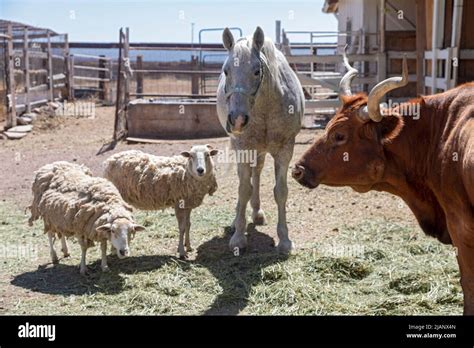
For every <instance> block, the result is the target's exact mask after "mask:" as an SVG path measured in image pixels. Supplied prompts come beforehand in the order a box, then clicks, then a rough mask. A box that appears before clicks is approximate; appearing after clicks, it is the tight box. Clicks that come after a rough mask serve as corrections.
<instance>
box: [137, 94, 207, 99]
mask: <svg viewBox="0 0 474 348" xmlns="http://www.w3.org/2000/svg"><path fill="white" fill-rule="evenodd" d="M130 96H131V97H177V98H179V97H182V98H216V95H212V94H209V95H202V94H165V93H130Z"/></svg>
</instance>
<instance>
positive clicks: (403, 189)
mask: <svg viewBox="0 0 474 348" xmlns="http://www.w3.org/2000/svg"><path fill="white" fill-rule="evenodd" d="M344 63H345V65H346V68H348V70H349V71H348V72H347V74H346V75H345V76H344V77H343V79H342V80H341V82H340V95H339V97H340V99H341V102H342V107H341V108H340V110H338V113H337V114H336V116H335V117H334V118H333V119H332V120H331V121H330V122H329V123H328V125H327V127H326V130H325V133H324V135H323V136H321V137H320V138H319V139H317V140H316V141H315V142H314V143H313V144H312V145H311V146H310V148H309V149H308V150H307V151H306V152H305V153H304V154H303V156H302V157H301V158H300V159H299V160H298V161H297V163H296V165H295V167H294V169H293V171H292V176H293V178H294V179H296V180H297V181H298V182H299V183H300V184H301V185H304V186H306V187H309V188H316V187H317V186H318V185H319V184H325V185H329V186H350V187H352V188H353V189H354V190H356V191H357V192H367V191H370V190H377V191H385V192H390V193H392V194H394V195H397V196H399V197H401V198H402V199H403V200H404V201H405V202H406V204H407V205H408V206H409V207H410V209H411V210H412V211H413V213H414V214H415V216H416V218H417V220H418V222H419V224H420V227H421V228H422V229H423V231H424V232H425V233H427V234H428V235H430V236H433V237H436V238H438V239H439V240H440V241H441V242H443V243H446V244H453V245H454V246H455V247H456V248H457V251H458V256H457V258H458V263H459V268H460V271H461V285H462V288H463V292H464V314H470V315H473V314H474V83H467V84H464V85H462V86H459V87H457V88H454V89H452V90H449V91H447V92H444V93H440V94H436V95H431V96H422V97H419V98H416V99H413V100H411V101H409V102H407V103H403V104H400V105H399V106H398V107H395V108H383V107H382V111H381V104H380V100H381V98H383V96H384V95H385V94H386V93H387V92H388V91H390V90H393V89H395V88H398V87H402V86H404V85H406V83H407V81H408V71H407V64H406V58H405V59H404V60H403V77H392V78H390V79H387V80H385V81H383V82H381V83H379V84H378V85H377V86H375V87H374V88H373V89H372V91H371V92H370V94H369V96H367V95H366V94H362V93H361V94H356V95H352V93H351V91H350V83H351V81H352V79H353V78H354V76H355V75H356V74H357V70H355V69H354V68H352V67H351V66H350V65H349V63H348V61H347V58H346V57H345V55H344ZM407 110H408V112H406V111H407ZM410 111H411V115H407V113H408V114H409V113H410ZM414 111H416V112H414ZM408 116H410V117H408Z"/></svg>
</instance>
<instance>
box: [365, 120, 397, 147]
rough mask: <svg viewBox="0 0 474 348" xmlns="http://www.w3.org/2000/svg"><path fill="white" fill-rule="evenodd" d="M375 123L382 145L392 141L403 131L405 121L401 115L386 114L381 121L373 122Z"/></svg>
mask: <svg viewBox="0 0 474 348" xmlns="http://www.w3.org/2000/svg"><path fill="white" fill-rule="evenodd" d="M372 123H373V124H375V131H376V134H377V137H378V139H379V141H380V142H381V144H382V145H384V144H386V143H390V142H391V141H393V139H395V138H396V137H397V136H398V135H399V134H400V132H401V131H402V128H403V125H404V122H403V118H402V117H401V116H400V115H397V114H395V115H392V116H386V117H384V118H383V119H382V121H380V122H372Z"/></svg>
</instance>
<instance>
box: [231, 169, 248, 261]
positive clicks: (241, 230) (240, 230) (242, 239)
mask: <svg viewBox="0 0 474 348" xmlns="http://www.w3.org/2000/svg"><path fill="white" fill-rule="evenodd" d="M237 173H238V174H239V199H238V201H237V209H236V210H237V211H236V216H235V220H234V223H233V224H232V225H233V226H234V227H235V232H234V235H233V236H232V238H231V239H230V242H229V247H230V249H231V250H232V252H233V253H234V255H239V254H240V252H241V249H245V248H246V247H247V237H246V236H245V229H246V227H247V220H246V217H245V213H246V210H247V203H248V202H249V200H250V196H251V195H252V184H251V182H250V177H251V174H252V170H251V167H250V164H249V163H238V164H237Z"/></svg>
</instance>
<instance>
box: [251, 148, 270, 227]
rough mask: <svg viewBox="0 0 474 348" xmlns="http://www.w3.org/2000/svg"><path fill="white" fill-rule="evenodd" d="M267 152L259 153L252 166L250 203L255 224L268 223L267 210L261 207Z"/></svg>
mask: <svg viewBox="0 0 474 348" xmlns="http://www.w3.org/2000/svg"><path fill="white" fill-rule="evenodd" d="M265 155H266V154H265V153H259V154H258V155H257V159H256V163H255V165H254V167H252V198H251V199H250V205H251V206H252V221H253V223H254V224H255V225H266V223H267V219H266V218H265V212H264V211H263V209H261V208H260V174H261V173H262V169H263V165H264V164H265Z"/></svg>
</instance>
